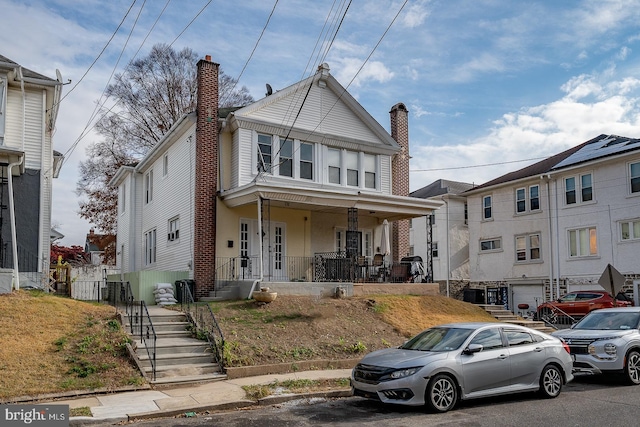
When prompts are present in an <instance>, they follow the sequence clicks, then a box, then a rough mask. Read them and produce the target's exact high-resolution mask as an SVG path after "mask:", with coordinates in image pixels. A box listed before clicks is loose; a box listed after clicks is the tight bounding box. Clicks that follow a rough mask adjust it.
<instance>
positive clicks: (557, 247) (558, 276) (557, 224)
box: [553, 179, 560, 297]
mask: <svg viewBox="0 0 640 427" xmlns="http://www.w3.org/2000/svg"><path fill="white" fill-rule="evenodd" d="M553 184H554V187H555V189H554V192H555V196H556V235H558V236H560V224H559V222H558V221H559V219H558V217H559V216H560V212H558V206H560V205H559V203H558V180H557V179H556V180H555V181H553ZM556 260H557V263H556V295H557V296H558V297H560V238H557V239H556Z"/></svg>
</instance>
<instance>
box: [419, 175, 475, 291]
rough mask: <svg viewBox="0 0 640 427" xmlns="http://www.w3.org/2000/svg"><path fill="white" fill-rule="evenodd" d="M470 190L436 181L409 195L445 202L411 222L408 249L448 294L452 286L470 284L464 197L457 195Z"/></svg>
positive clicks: (441, 180) (467, 185) (463, 186)
mask: <svg viewBox="0 0 640 427" xmlns="http://www.w3.org/2000/svg"><path fill="white" fill-rule="evenodd" d="M472 187H473V184H468V183H466V182H458V181H448V180H444V179H439V180H437V181H434V182H432V183H431V184H429V185H427V186H425V187H422V188H420V189H418V190H416V191H413V192H412V193H411V194H410V196H411V197H417V198H421V199H427V200H433V201H442V202H444V205H443V206H441V207H440V209H438V210H436V211H434V212H433V213H432V214H431V215H429V216H426V217H420V218H413V219H412V220H411V247H412V252H413V255H417V256H420V257H421V258H422V260H423V261H424V262H425V265H426V267H427V271H428V273H430V274H429V278H430V279H431V280H433V281H435V282H439V283H441V284H445V289H446V291H445V293H446V294H447V295H451V293H452V292H451V290H452V288H453V287H455V288H460V287H461V285H464V284H466V283H468V281H469V229H468V227H467V198H466V197H465V196H461V195H460V194H461V193H463V192H464V191H466V190H469V189H470V188H472ZM454 283H455V286H454V285H453V284H454Z"/></svg>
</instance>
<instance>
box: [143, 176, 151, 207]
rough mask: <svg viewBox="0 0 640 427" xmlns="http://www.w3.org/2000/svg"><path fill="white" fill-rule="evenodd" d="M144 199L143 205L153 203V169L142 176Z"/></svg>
mask: <svg viewBox="0 0 640 427" xmlns="http://www.w3.org/2000/svg"><path fill="white" fill-rule="evenodd" d="M144 197H145V203H151V202H152V201H153V169H151V170H150V171H149V172H147V173H146V174H145V176H144Z"/></svg>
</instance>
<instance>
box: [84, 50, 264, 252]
mask: <svg viewBox="0 0 640 427" xmlns="http://www.w3.org/2000/svg"><path fill="white" fill-rule="evenodd" d="M197 60H198V55H197V54H195V53H194V52H193V51H192V50H191V49H189V48H184V49H182V50H181V51H175V50H174V49H173V48H172V47H171V46H167V45H164V44H157V45H155V46H153V48H152V49H151V51H150V52H149V55H148V56H146V57H144V58H140V59H137V60H135V61H133V62H131V63H130V64H129V66H128V67H127V68H126V70H125V71H124V72H123V73H121V74H117V75H116V76H115V80H114V81H115V82H114V83H113V84H110V85H109V86H108V87H107V89H106V95H108V96H109V97H110V98H111V99H113V100H115V101H116V106H115V107H114V108H112V109H111V110H108V111H102V113H103V115H102V117H101V119H100V120H99V121H98V122H97V123H96V126H95V128H96V130H97V132H98V133H99V134H100V135H101V136H102V137H103V139H102V140H101V141H97V142H93V143H91V144H89V146H88V147H87V158H86V160H84V161H82V162H81V163H80V179H79V180H78V182H77V185H76V193H77V194H78V195H81V196H84V198H85V201H82V202H81V203H80V212H79V213H80V216H81V217H83V218H85V219H87V220H89V222H91V223H92V224H93V225H95V226H96V227H97V228H98V229H99V230H100V231H101V232H103V233H105V234H112V235H115V233H116V218H117V216H116V215H117V200H118V195H117V192H116V189H114V188H110V187H109V186H108V183H109V181H110V180H111V178H113V176H115V174H116V172H117V171H118V169H119V168H120V167H121V166H124V165H129V164H133V163H136V162H137V161H139V160H140V159H142V158H143V157H144V155H145V154H146V153H147V152H148V151H149V150H150V149H151V148H153V146H155V144H156V143H158V141H160V140H161V139H162V137H163V136H164V135H165V134H166V133H167V132H168V131H169V129H170V128H171V126H172V125H173V124H174V123H176V122H177V121H178V120H179V119H180V118H181V117H182V116H184V115H185V114H187V113H189V112H191V111H194V110H195V108H196V99H197V79H196V66H195V65H196V62H197ZM236 84H237V81H236V80H235V79H233V78H232V77H230V76H227V75H226V74H224V72H223V71H222V70H220V76H219V90H220V100H221V101H223V102H224V104H221V105H220V106H221V107H232V106H244V105H247V104H250V103H252V102H254V99H253V97H252V96H251V95H250V94H249V90H248V89H247V88H246V87H245V86H242V87H241V88H239V89H237V88H236ZM107 252H108V253H106V254H105V258H106V259H108V260H109V261H113V260H114V259H115V258H113V256H114V255H115V248H110V250H108V251H107Z"/></svg>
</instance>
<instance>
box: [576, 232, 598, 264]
mask: <svg viewBox="0 0 640 427" xmlns="http://www.w3.org/2000/svg"><path fill="white" fill-rule="evenodd" d="M595 255H598V235H597V232H596V227H587V228H580V229H576V230H569V257H571V258H578V257H587V256H595Z"/></svg>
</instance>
